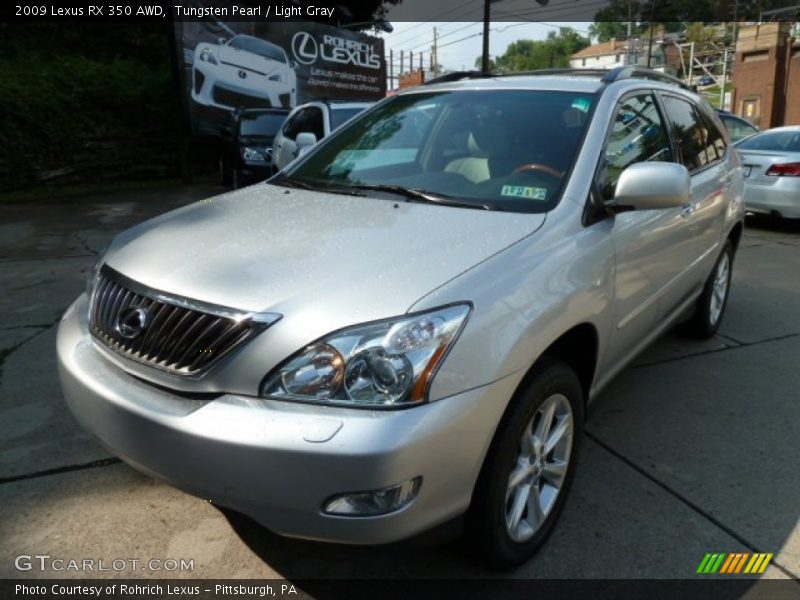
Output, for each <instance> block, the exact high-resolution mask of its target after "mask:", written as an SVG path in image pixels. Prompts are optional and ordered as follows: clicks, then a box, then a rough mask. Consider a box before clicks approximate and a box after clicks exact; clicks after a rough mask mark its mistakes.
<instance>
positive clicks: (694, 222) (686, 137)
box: [661, 93, 736, 316]
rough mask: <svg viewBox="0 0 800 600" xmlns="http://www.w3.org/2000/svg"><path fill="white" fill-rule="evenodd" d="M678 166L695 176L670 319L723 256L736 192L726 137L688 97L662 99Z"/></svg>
mask: <svg viewBox="0 0 800 600" xmlns="http://www.w3.org/2000/svg"><path fill="white" fill-rule="evenodd" d="M661 97H662V100H663V103H664V108H665V112H666V115H667V118H668V119H669V121H670V133H671V136H672V140H673V144H674V147H675V149H676V151H677V154H678V160H679V161H680V162H681V163H682V164H683V165H684V166H685V167H686V168H687V170H688V171H689V174H690V176H691V185H692V188H691V194H692V195H691V201H690V203H689V204H688V205H686V206H685V207H683V209H682V210H681V217H682V218H683V219H684V223H685V226H686V227H685V230H684V235H683V236H681V243H684V244H686V245H687V252H686V255H685V259H684V260H685V264H684V265H683V271H682V275H681V276H682V280H683V281H682V283H680V284H676V286H675V289H674V290H673V292H670V293H666V294H665V295H664V297H663V299H662V307H661V309H662V313H663V314H664V315H665V316H666V315H667V314H668V313H669V312H670V311H671V310H673V309H674V308H675V307H676V306H677V305H678V304H679V303H680V302H681V301H682V300H683V298H684V297H685V295H686V293H687V292H691V291H694V290H697V289H699V288H700V287H702V285H703V284H704V283H705V280H706V278H707V277H708V275H709V273H710V272H711V269H712V267H713V266H714V263H715V262H716V259H717V255H718V254H719V251H720V240H721V237H722V228H723V224H724V222H725V210H726V207H727V206H728V197H729V196H730V195H731V194H733V193H735V191H736V190H734V189H733V185H734V183H735V181H736V180H735V175H736V161H732V160H730V157H729V152H731V150H730V149H729V148H728V147H727V142H726V141H725V138H724V135H723V134H722V132H721V131H720V129H719V127H718V125H717V123H716V121H715V119H713V118H712V117H711V116H710V115H709V114H708V113H706V112H705V110H704V109H703V108H702V107H700V106H698V105H696V104H695V103H693V102H691V101H690V100H689V99H688V98H686V97H684V96H679V95H677V94H669V93H661Z"/></svg>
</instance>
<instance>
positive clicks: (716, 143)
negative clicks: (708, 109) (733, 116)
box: [698, 110, 726, 162]
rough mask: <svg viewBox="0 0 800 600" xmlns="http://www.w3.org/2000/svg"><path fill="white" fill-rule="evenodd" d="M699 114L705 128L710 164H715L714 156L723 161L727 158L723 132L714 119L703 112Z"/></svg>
mask: <svg viewBox="0 0 800 600" xmlns="http://www.w3.org/2000/svg"><path fill="white" fill-rule="evenodd" d="M698 114H699V115H700V119H701V120H702V122H703V127H704V128H705V132H706V145H707V150H706V153H707V154H708V157H709V162H713V161H714V160H715V159H714V158H712V157H713V156H716V160H722V159H723V158H725V148H726V145H725V136H724V135H722V132H721V131H720V130H719V128H718V127H717V124H716V123H715V122H714V119H712V118H711V117H710V116H709V115H708V114H706V113H705V112H703V111H702V110H700V111H698Z"/></svg>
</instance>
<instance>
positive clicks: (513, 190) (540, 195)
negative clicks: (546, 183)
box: [500, 185, 547, 200]
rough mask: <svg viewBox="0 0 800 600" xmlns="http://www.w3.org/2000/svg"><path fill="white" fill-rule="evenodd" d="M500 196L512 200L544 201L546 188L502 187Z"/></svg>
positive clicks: (525, 186)
mask: <svg viewBox="0 0 800 600" xmlns="http://www.w3.org/2000/svg"><path fill="white" fill-rule="evenodd" d="M500 195H501V196H511V197H512V198H529V199H531V200H546V199H547V188H543V187H531V186H528V185H504V186H503V188H502V189H501V190H500Z"/></svg>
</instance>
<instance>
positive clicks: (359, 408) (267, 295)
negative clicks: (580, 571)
mask: <svg viewBox="0 0 800 600" xmlns="http://www.w3.org/2000/svg"><path fill="white" fill-rule="evenodd" d="M741 170H742V169H741V167H740V165H739V161H738V159H737V155H736V152H734V151H732V148H731V146H730V140H729V138H728V136H727V134H726V133H725V130H724V127H723V126H722V124H721V123H720V121H719V119H718V117H717V116H716V115H715V114H714V112H713V111H712V110H711V109H710V108H709V106H708V105H707V104H706V103H705V102H704V101H703V100H701V99H700V98H699V97H698V96H697V95H695V94H693V93H692V92H691V91H689V90H686V89H684V88H682V87H681V86H680V85H679V84H678V82H677V81H674V80H671V79H670V78H668V77H665V76H662V75H659V74H657V73H653V72H649V71H641V70H636V69H630V68H622V69H617V70H613V71H610V72H605V73H600V74H598V73H594V72H591V71H589V72H585V71H576V72H559V71H556V72H545V73H541V72H538V73H531V74H527V75H509V76H503V77H490V78H470V77H469V76H464V77H463V78H460V79H458V80H453V81H449V82H441V83H437V84H435V85H428V86H421V87H418V88H415V89H412V90H408V91H407V92H405V93H401V94H399V95H397V96H394V97H392V98H388V99H386V100H384V101H382V102H380V103H378V104H377V105H375V106H374V107H372V108H371V109H369V110H368V111H366V112H364V113H362V114H361V115H359V116H358V117H356V118H355V119H353V120H352V121H350V122H349V123H348V124H346V125H345V126H343V127H342V128H340V129H339V130H337V131H336V132H335V133H334V134H332V135H331V136H330V137H327V138H326V139H325V140H323V141H322V142H321V143H320V144H318V145H317V146H315V147H314V148H313V149H312V150H311V151H310V152H308V153H307V154H306V155H304V156H302V157H301V158H300V159H299V160H298V161H296V162H295V163H294V164H293V165H292V166H290V167H289V168H288V169H287V170H286V171H285V172H282V173H280V174H278V175H276V176H275V177H273V178H272V179H271V180H270V181H268V182H266V183H263V184H259V185H255V186H253V187H250V188H247V189H244V190H240V191H237V192H233V193H229V194H226V195H223V196H219V197H217V198H212V199H210V200H206V201H203V202H199V203H197V204H195V205H192V206H187V207H184V208H182V209H179V210H177V211H174V212H172V213H169V214H166V215H163V216H161V217H159V218H156V219H154V220H151V221H148V222H146V223H143V224H141V225H139V226H137V227H134V228H133V229H131V230H129V231H127V232H125V233H123V234H121V235H119V236H118V237H117V238H116V239H115V240H114V241H113V242H112V244H111V245H110V247H109V248H108V250H107V251H106V253H105V255H104V256H102V257H101V258H100V260H98V263H97V266H96V268H95V270H94V273H93V274H92V276H91V280H90V281H89V289H88V291H87V293H86V294H82V295H81V296H80V297H79V298H78V299H77V300H76V302H75V303H74V304H73V305H72V306H71V307H70V308H69V309H68V311H67V312H66V314H65V315H64V317H63V320H62V322H61V325H60V328H59V334H58V356H59V367H60V374H61V380H62V385H63V389H64V395H65V397H66V400H67V403H68V404H69V406H70V408H71V409H72V411H73V412H74V414H75V416H76V417H77V418H78V420H79V421H80V422H81V423H82V424H83V425H84V426H85V427H86V428H87V429H88V430H90V431H91V432H93V433H94V434H95V435H96V436H97V437H98V438H99V439H100V440H101V441H102V443H103V444H105V445H106V446H108V447H109V448H110V449H111V450H112V451H113V452H114V453H115V454H117V455H118V456H120V457H122V458H123V459H124V460H125V461H127V462H129V463H130V464H131V465H133V466H134V467H136V468H138V469H141V470H142V471H144V472H145V473H149V474H152V475H154V476H156V477H160V478H162V479H165V480H166V481H168V482H170V483H172V484H173V485H175V486H177V487H179V488H181V489H183V490H186V491H188V492H190V493H192V494H196V495H198V496H200V497H202V498H206V499H210V500H211V501H213V502H215V503H217V504H219V505H222V506H226V507H231V508H233V509H236V510H239V511H241V512H244V513H246V514H248V515H251V516H252V517H254V518H255V519H257V520H258V521H259V522H260V523H262V524H263V525H264V526H266V527H268V528H270V529H272V530H274V531H276V532H278V533H281V534H284V535H287V536H296V537H303V538H311V539H316V540H329V541H339V542H351V543H361V544H374V543H382V542H391V541H394V540H399V539H402V538H406V537H409V536H412V535H414V534H417V533H420V532H422V531H424V530H427V529H429V528H432V527H433V526H436V525H438V524H443V523H446V522H450V521H451V520H454V519H456V518H458V517H461V516H465V517H466V518H465V521H464V523H465V527H464V533H465V535H466V536H468V539H470V540H471V541H472V543H473V547H474V548H475V549H476V552H478V553H480V554H481V555H482V556H483V557H484V559H485V560H486V562H487V563H488V564H490V565H493V566H495V567H498V568H502V567H510V566H513V565H516V564H519V563H521V562H522V561H524V560H526V559H527V558H528V557H530V556H531V554H532V553H533V552H534V551H535V550H536V549H537V548H538V547H539V546H540V545H541V544H542V543H543V541H544V540H545V538H546V537H547V536H548V534H549V533H550V532H551V530H552V529H553V526H554V524H555V522H556V520H557V519H558V516H559V514H560V512H561V510H562V508H563V506H564V502H565V500H566V497H567V492H568V490H569V487H570V483H571V481H572V479H573V476H574V474H575V467H576V465H575V463H576V458H577V456H578V452H577V451H578V447H579V445H580V442H581V435H582V429H583V422H584V415H585V414H586V406H587V404H588V403H589V402H591V401H592V400H593V399H594V398H596V397H597V395H598V393H599V392H600V391H601V390H602V389H603V388H604V387H605V386H606V385H607V384H608V383H609V381H610V380H611V379H612V377H613V376H614V375H615V374H617V373H618V372H619V371H620V370H621V369H623V368H624V367H625V365H627V364H628V363H630V361H631V360H632V359H633V358H634V357H635V356H636V355H637V354H638V353H639V352H641V351H642V350H643V349H644V348H645V347H646V346H647V345H648V344H650V343H651V342H652V341H653V340H655V339H656V338H657V337H658V336H659V335H660V334H661V333H663V332H664V331H666V330H667V329H669V328H671V327H673V326H675V325H678V324H680V327H681V329H682V330H683V331H684V332H686V333H687V334H689V335H692V336H697V337H706V336H710V335H712V334H713V333H714V332H715V331H716V330H717V328H718V327H719V324H720V320H721V319H722V315H723V313H724V310H725V304H726V300H727V297H728V290H729V286H730V280H731V266H732V263H733V258H734V252H735V251H736V247H737V244H738V242H739V239H740V237H741V234H742V223H743V206H742V174H741Z"/></svg>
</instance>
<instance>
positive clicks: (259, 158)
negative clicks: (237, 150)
mask: <svg viewBox="0 0 800 600" xmlns="http://www.w3.org/2000/svg"><path fill="white" fill-rule="evenodd" d="M242 158H243V159H244V160H246V161H247V162H255V163H266V162H267V159H266V158H265V157H264V155H263V154H262V153H261V152H260V151H259V150H258V148H252V147H250V146H245V147H244V148H242Z"/></svg>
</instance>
